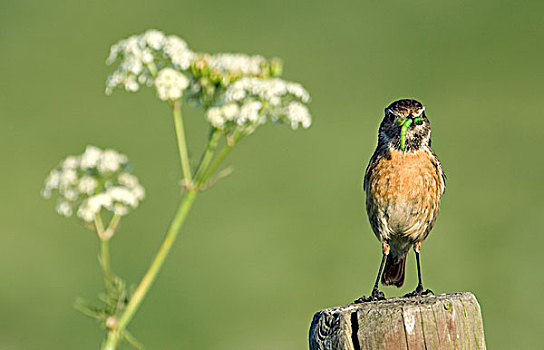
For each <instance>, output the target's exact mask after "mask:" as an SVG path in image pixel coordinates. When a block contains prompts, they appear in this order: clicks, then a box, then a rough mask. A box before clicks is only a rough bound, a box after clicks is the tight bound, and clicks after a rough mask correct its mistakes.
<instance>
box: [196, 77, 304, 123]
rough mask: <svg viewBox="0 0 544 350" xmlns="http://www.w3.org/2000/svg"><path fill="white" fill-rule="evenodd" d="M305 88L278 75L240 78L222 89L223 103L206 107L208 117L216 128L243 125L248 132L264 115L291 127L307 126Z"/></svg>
mask: <svg viewBox="0 0 544 350" xmlns="http://www.w3.org/2000/svg"><path fill="white" fill-rule="evenodd" d="M309 100H310V95H309V94H308V92H307V91H306V90H305V89H304V88H303V87H302V86H301V85H300V84H297V83H292V82H286V81H284V80H282V79H278V78H274V79H258V78H242V79H240V80H238V81H236V82H235V83H233V84H232V85H231V86H230V87H229V88H228V89H227V91H226V92H225V96H224V104H223V105H221V106H217V107H212V108H210V109H209V110H208V111H207V114H206V116H207V119H208V121H209V122H210V123H211V124H212V125H213V126H214V127H216V128H218V129H229V128H233V127H235V126H245V127H246V128H248V130H249V131H250V132H251V131H253V130H254V128H255V127H256V126H258V125H260V124H263V123H264V122H265V121H266V120H267V118H269V119H270V120H272V121H274V122H285V123H288V124H290V126H291V128H293V129H297V128H298V127H299V126H302V127H303V128H308V127H310V125H311V123H312V119H311V116H310V112H309V111H308V108H307V107H306V106H305V103H308V102H309Z"/></svg>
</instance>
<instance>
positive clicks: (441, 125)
mask: <svg viewBox="0 0 544 350" xmlns="http://www.w3.org/2000/svg"><path fill="white" fill-rule="evenodd" d="M543 13H544V3H543V2H542V1H519V2H512V1H495V0H488V1H478V2H475V1H469V0H465V1H432V0H428V1H419V2H411V3H409V2H406V1H364V2H363V1H280V2H257V1H167V0H162V1H160V0H159V1H154V2H147V1H134V0H132V1H58V0H55V1H6V0H4V1H2V2H1V3H0V20H1V24H0V45H1V47H2V54H1V58H0V60H1V61H0V62H1V65H0V67H1V68H0V70H1V77H2V78H1V79H2V84H0V85H1V86H0V89H1V94H0V118H1V123H0V133H1V134H0V147H1V148H0V149H1V150H2V151H1V152H0V161H1V164H2V171H1V172H0V183H1V184H2V190H1V191H2V192H1V196H0V198H1V201H0V213H1V214H0V218H1V221H2V228H1V230H0V276H1V279H2V282H1V288H0V349H2V350H3V349H25V350H26V349H97V348H98V344H99V342H100V337H101V332H100V331H99V330H98V328H97V327H96V325H95V324H94V322H93V321H92V320H90V319H87V318H85V317H83V316H82V315H80V314H79V313H78V312H77V311H76V310H75V309H74V308H73V307H72V303H73V301H74V299H75V297H76V296H82V297H86V298H88V299H93V298H94V297H95V295H96V294H97V293H98V292H100V290H101V283H102V280H101V276H100V273H99V269H98V263H97V248H98V246H97V239H96V237H95V236H94V235H93V233H91V232H90V231H87V230H86V229H84V228H83V227H82V226H81V225H80V224H79V223H78V222H77V221H76V220H66V219H64V218H61V217H60V216H58V215H57V214H56V213H55V210H54V204H53V203H52V202H49V201H46V200H43V199H42V198H40V196H39V194H40V189H41V187H42V183H43V180H44V178H45V177H46V175H47V173H48V171H49V170H50V169H51V168H53V167H54V166H55V165H56V164H57V163H58V162H59V161H60V160H61V158H63V157H64V156H66V155H68V154H78V153H81V152H83V150H84V147H85V145H87V144H95V145H97V146H100V147H113V148H115V149H117V150H119V151H121V152H124V153H126V154H127V155H128V156H129V157H130V159H131V160H132V162H133V164H134V165H135V173H136V174H137V175H138V176H139V178H140V180H141V181H142V183H143V184H144V185H145V187H146V189H147V193H148V197H147V199H146V200H145V202H144V203H143V205H142V206H141V207H140V208H139V209H137V210H136V211H135V212H134V213H133V214H132V215H130V216H129V217H128V218H127V219H125V220H123V222H122V228H121V230H120V232H118V234H117V236H116V237H115V239H114V240H113V243H112V244H113V246H112V250H113V264H114V269H115V270H116V271H117V272H118V273H119V274H120V275H121V276H124V277H126V278H127V279H128V280H129V281H132V282H134V283H135V282H137V281H139V279H140V277H141V276H142V275H143V273H144V271H145V269H146V267H147V266H148V264H149V262H150V260H151V258H152V256H153V255H154V253H155V252H156V250H157V248H158V245H159V243H160V241H161V239H162V237H163V234H164V232H165V229H166V228H167V226H168V224H169V220H170V218H171V217H172V215H173V213H174V210H175V207H176V204H177V202H178V200H179V186H178V180H179V177H180V174H179V166H178V158H177V153H176V152H177V151H176V147H175V139H174V132H173V127H172V120H171V117H170V114H169V109H168V107H167V106H166V105H165V104H163V103H160V102H159V101H158V100H157V99H156V98H155V97H154V93H153V92H152V91H151V90H145V91H142V92H140V93H137V94H127V93H123V92H116V93H114V95H113V96H112V97H107V96H105V95H104V81H105V78H106V76H107V74H108V72H109V71H110V69H109V68H108V67H106V65H105V63H104V60H105V58H106V56H107V54H108V50H109V47H110V45H111V44H112V43H114V42H115V41H117V40H119V39H121V38H124V37H126V36H128V35H130V34H134V33H139V32H142V31H144V30H145V29H147V28H157V29H160V30H163V31H165V32H167V33H172V34H177V35H179V36H181V37H182V38H184V39H185V40H187V41H188V43H189V45H190V46H191V48H193V49H194V50H197V51H208V52H222V51H223V52H224V51H227V52H244V53H252V54H257V53H260V54H263V55H265V56H268V57H271V56H279V57H281V58H283V60H284V64H285V71H284V72H285V73H284V77H285V78H286V79H289V80H295V81H300V82H302V83H303V84H304V85H305V86H306V87H307V89H308V90H309V91H310V92H311V94H312V97H313V100H312V103H311V110H312V113H313V116H314V125H313V126H312V128H311V129H309V130H306V131H297V132H293V131H291V130H290V129H289V128H287V127H285V126H273V125H267V126H266V127H263V128H261V129H259V130H258V132H257V133H256V134H255V135H252V136H251V137H250V138H247V139H246V140H245V141H243V142H242V143H241V144H240V145H239V146H238V147H237V149H235V151H234V153H233V154H232V156H231V157H230V158H229V159H228V163H229V164H232V165H233V166H234V170H235V172H234V174H233V175H232V176H230V177H228V178H227V179H225V180H223V181H222V182H221V183H220V184H219V185H217V186H216V187H215V188H213V189H212V190H210V191H208V192H206V193H204V194H202V195H201V196H200V197H199V198H198V199H197V202H196V205H195V206H194V208H193V211H192V212H191V213H190V216H189V220H188V222H187V225H186V226H185V227H184V229H183V232H182V236H181V239H180V240H179V241H178V242H176V247H175V249H174V250H173V252H172V254H171V256H170V257H169V260H168V261H167V263H166V266H165V268H164V270H163V271H162V274H161V275H160V277H159V279H158V281H157V283H156V284H155V286H154V288H153V289H152V291H151V293H150V294H149V295H148V298H147V299H146V301H145V302H144V304H143V307H142V308H141V309H140V311H139V312H138V314H137V316H136V318H135V319H134V321H133V323H132V324H131V326H130V329H131V330H132V331H133V333H134V334H135V335H136V336H137V337H138V338H139V340H141V341H142V342H143V343H144V344H145V345H146V346H147V348H149V349H236V350H244V349H263V350H266V349H286V350H287V349H304V348H306V347H307V332H308V326H309V324H310V321H311V318H312V315H313V313H314V312H315V311H317V310H319V309H322V308H324V307H328V306H334V305H340V304H344V303H348V302H350V301H352V300H354V299H356V298H357V297H359V296H360V295H361V294H362V293H365V294H368V293H369V292H370V289H371V287H372V282H373V280H374V278H375V274H376V270H377V268H378V263H379V259H380V254H381V253H380V245H379V243H378V241H377V240H376V239H375V237H374V236H373V234H372V233H371V230H370V227H369V225H368V222H367V218H366V214H365V213H364V209H363V208H364V207H363V198H364V197H363V195H362V193H361V178H362V173H363V170H364V169H365V167H366V164H367V162H368V159H369V158H370V156H371V154H372V152H373V150H374V147H375V145H376V135H377V128H378V125H379V122H380V120H381V117H382V113H383V109H384V107H385V106H387V105H388V104H389V103H390V102H392V101H393V100H395V99H398V98H403V97H413V98H417V99H420V100H421V101H422V102H423V103H424V104H425V105H426V107H427V112H428V115H429V117H430V119H431V122H432V124H433V146H434V149H435V151H436V152H437V153H438V155H439V156H440V158H441V160H442V163H443V165H444V168H445V171H446V173H447V175H448V188H447V191H446V194H445V197H444V198H443V204H442V210H441V214H440V217H439V220H438V222H437V224H436V226H435V229H434V230H433V233H432V234H431V236H430V239H428V240H427V241H426V243H425V244H424V246H423V253H422V265H423V270H424V281H425V284H426V287H429V288H432V289H433V290H434V291H435V292H437V293H443V292H458V291H472V292H473V293H475V294H476V296H477V297H478V299H479V301H480V303H481V306H482V309H483V316H484V324H485V331H486V338H487V343H488V347H489V348H490V349H513V348H517V349H536V348H540V347H541V346H542V341H543V336H542V329H543V328H544V312H543V311H542V310H543V307H544V305H543V304H544V302H543V299H542V298H539V296H540V295H541V293H542V292H543V291H544V279H543V272H542V267H543V263H542V260H541V256H542V249H541V246H542V245H543V244H544V236H543V235H542V224H541V219H542V216H543V215H544V205H543V204H542V197H543V194H544V193H543V192H544V191H543V185H542V178H543V174H542V173H543V171H544V166H543V162H542V161H543V157H542V154H541V152H542V150H541V148H542V130H543V129H544V121H543V117H542V114H543V112H542V108H541V106H542V103H541V101H542V98H543V92H544V90H543V88H542V81H543V79H544V74H543V73H544V69H543V67H542V62H543V61H544V48H543V42H544V41H543V39H544V22H543V16H542V14H543ZM186 116H187V118H186V120H187V132H188V138H189V142H190V143H191V146H192V149H193V151H192V153H193V156H197V154H198V153H199V152H200V149H201V147H202V145H203V141H204V137H205V134H206V131H205V129H206V125H205V123H204V121H203V117H202V114H200V113H191V112H186ZM415 285H416V275H415V262H414V258H413V254H410V260H409V264H408V270H407V281H406V285H405V287H404V288H402V289H401V290H396V289H394V288H386V289H385V292H386V294H387V295H388V296H395V295H401V294H403V293H406V292H408V291H410V290H412V289H413V288H414V287H415Z"/></svg>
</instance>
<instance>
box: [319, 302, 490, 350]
mask: <svg viewBox="0 0 544 350" xmlns="http://www.w3.org/2000/svg"><path fill="white" fill-rule="evenodd" d="M363 349H364V350H370V349H395V350H397V349H409V350H415V349H423V350H424V349H429V350H431V349H433V350H435V349H438V350H444V349H448V350H449V349H470V350H473V349H474V350H476V349H478V350H479V349H485V339H484V328H483V325H482V314H481V312H480V305H478V301H477V300H476V297H475V296H474V295H473V294H472V293H455V294H440V295H430V296H424V297H412V298H393V299H387V300H381V301H372V302H366V303H361V304H350V305H345V306H339V307H332V308H329V309H325V310H321V311H319V312H317V313H316V314H315V316H314V318H313V321H312V325H311V326H310V350H363Z"/></svg>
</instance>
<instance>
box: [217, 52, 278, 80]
mask: <svg viewBox="0 0 544 350" xmlns="http://www.w3.org/2000/svg"><path fill="white" fill-rule="evenodd" d="M208 66H209V67H210V68H211V69H214V70H216V71H219V72H223V73H231V74H232V73H240V75H250V76H256V75H264V73H265V72H263V69H266V68H267V66H268V60H267V59H266V58H264V57H263V56H259V55H256V56H248V55H244V54H233V53H220V54H217V55H212V56H210V57H209V59H208Z"/></svg>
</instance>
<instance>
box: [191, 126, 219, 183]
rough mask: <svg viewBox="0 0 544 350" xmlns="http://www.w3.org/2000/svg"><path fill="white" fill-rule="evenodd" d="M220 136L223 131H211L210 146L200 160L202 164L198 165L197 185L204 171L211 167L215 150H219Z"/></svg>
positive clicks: (196, 173) (213, 129)
mask: <svg viewBox="0 0 544 350" xmlns="http://www.w3.org/2000/svg"><path fill="white" fill-rule="evenodd" d="M220 136H221V131H220V130H219V129H216V128H212V129H211V131H210V137H209V138H208V144H207V145H206V151H205V152H204V155H203V156H202V159H201V160H200V164H199V165H198V168H197V170H196V172H195V176H194V178H195V180H196V182H197V183H198V182H199V179H200V178H201V177H202V175H203V173H204V171H206V169H207V168H208V166H209V165H210V162H211V161H212V159H213V154H214V153H215V149H216V148H217V144H218V143H219V137H220Z"/></svg>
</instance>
